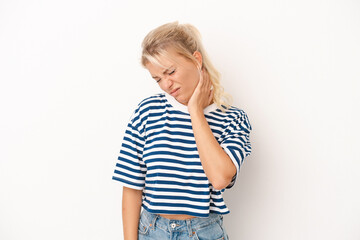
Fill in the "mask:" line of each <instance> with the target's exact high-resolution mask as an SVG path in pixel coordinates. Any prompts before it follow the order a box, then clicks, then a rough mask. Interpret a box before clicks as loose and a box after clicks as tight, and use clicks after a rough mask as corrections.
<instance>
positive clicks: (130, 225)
mask: <svg viewBox="0 0 360 240" xmlns="http://www.w3.org/2000/svg"><path fill="white" fill-rule="evenodd" d="M141 201H142V191H141V190H135V189H132V188H128V187H123V195H122V221H123V231H124V240H137V239H138V226H139V219H140V212H141Z"/></svg>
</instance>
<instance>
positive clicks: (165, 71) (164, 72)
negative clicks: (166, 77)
mask: <svg viewBox="0 0 360 240" xmlns="http://www.w3.org/2000/svg"><path fill="white" fill-rule="evenodd" d="M173 67H174V65H171V66H170V67H168V68H167V69H165V70H164V71H163V74H166V73H167V72H168V71H169V70H170V69H171V68H173ZM151 77H152V78H154V79H155V78H159V77H158V76H151Z"/></svg>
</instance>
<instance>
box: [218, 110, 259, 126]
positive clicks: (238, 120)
mask: <svg viewBox="0 0 360 240" xmlns="http://www.w3.org/2000/svg"><path fill="white" fill-rule="evenodd" d="M223 114H225V115H226V117H227V118H228V119H229V120H230V121H231V122H232V123H233V124H234V125H238V126H243V127H246V128H248V129H249V130H251V129H252V128H251V125H250V120H249V117H248V115H247V113H246V112H245V111H244V110H243V109H241V108H239V107H235V106H230V107H229V108H228V109H227V110H226V112H225V113H223Z"/></svg>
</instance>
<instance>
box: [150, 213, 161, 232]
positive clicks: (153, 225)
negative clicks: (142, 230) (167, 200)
mask: <svg viewBox="0 0 360 240" xmlns="http://www.w3.org/2000/svg"><path fill="white" fill-rule="evenodd" d="M154 215H155V217H154V219H153V221H152V223H151V224H150V227H151V228H152V229H155V222H156V220H157V219H158V217H159V215H157V214H154Z"/></svg>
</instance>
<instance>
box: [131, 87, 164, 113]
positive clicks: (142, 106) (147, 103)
mask: <svg viewBox="0 0 360 240" xmlns="http://www.w3.org/2000/svg"><path fill="white" fill-rule="evenodd" d="M164 105H166V97H165V94H164V93H157V94H153V95H151V96H148V97H146V98H144V99H143V100H141V101H140V102H139V103H138V104H137V106H136V108H135V110H134V111H133V117H132V118H139V117H140V118H143V117H145V116H147V115H148V114H149V111H151V110H152V109H157V108H159V107H161V106H164Z"/></svg>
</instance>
